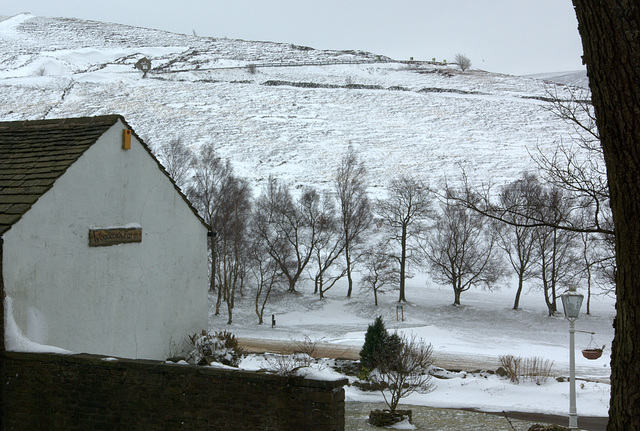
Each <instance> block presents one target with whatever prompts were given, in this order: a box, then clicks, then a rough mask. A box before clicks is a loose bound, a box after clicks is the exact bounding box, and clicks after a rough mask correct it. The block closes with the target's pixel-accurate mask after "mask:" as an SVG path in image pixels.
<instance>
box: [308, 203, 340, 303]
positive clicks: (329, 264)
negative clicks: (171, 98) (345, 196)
mask: <svg viewBox="0 0 640 431" xmlns="http://www.w3.org/2000/svg"><path fill="white" fill-rule="evenodd" d="M319 209H320V213H319V214H318V215H317V230H318V234H317V238H318V240H317V241H316V242H315V245H314V260H315V263H316V265H317V266H316V273H315V275H314V278H313V279H314V283H315V290H314V293H319V294H320V299H323V298H324V294H325V292H326V291H327V290H329V289H331V288H332V287H333V286H335V284H336V282H337V281H338V280H340V279H341V278H342V277H344V276H345V275H346V274H347V268H346V266H344V265H341V262H339V261H338V258H339V257H340V256H342V252H343V251H344V247H345V244H346V243H345V241H344V232H343V231H342V229H340V228H339V225H338V218H337V217H336V211H335V204H334V202H333V200H332V199H331V198H330V197H329V196H328V195H324V196H323V197H322V200H321V203H320V207H319Z"/></svg>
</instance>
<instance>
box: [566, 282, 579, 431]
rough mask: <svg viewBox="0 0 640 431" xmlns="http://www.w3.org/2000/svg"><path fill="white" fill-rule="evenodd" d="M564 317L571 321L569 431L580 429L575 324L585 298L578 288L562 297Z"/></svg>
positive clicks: (570, 288)
mask: <svg viewBox="0 0 640 431" xmlns="http://www.w3.org/2000/svg"><path fill="white" fill-rule="evenodd" d="M560 298H562V308H563V309H564V317H565V318H566V319H567V320H568V321H569V373H570V374H569V391H570V392H569V429H572V430H577V429H578V413H577V411H576V341H575V334H576V328H575V326H574V322H575V321H576V319H577V318H578V314H580V307H581V306H582V300H583V299H584V296H583V295H582V294H581V293H578V292H576V287H575V286H571V287H569V290H568V291H566V292H565V293H563V294H562V295H560Z"/></svg>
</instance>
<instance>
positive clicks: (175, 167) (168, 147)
mask: <svg viewBox="0 0 640 431" xmlns="http://www.w3.org/2000/svg"><path fill="white" fill-rule="evenodd" d="M157 154H158V158H159V159H160V162H162V166H164V168H165V169H166V170H167V173H168V174H169V176H170V177H171V178H172V179H173V181H174V182H175V183H176V184H177V185H178V187H180V188H181V189H183V190H184V189H185V185H186V181H187V179H188V174H189V169H191V166H192V164H193V159H194V154H193V152H192V151H191V150H190V149H189V148H188V147H187V146H186V145H185V144H184V141H183V140H182V138H181V137H174V138H171V139H170V140H169V142H167V143H166V144H164V145H162V146H160V148H158V151H157Z"/></svg>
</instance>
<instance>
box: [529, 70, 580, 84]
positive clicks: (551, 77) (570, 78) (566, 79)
mask: <svg viewBox="0 0 640 431" xmlns="http://www.w3.org/2000/svg"><path fill="white" fill-rule="evenodd" d="M527 77H528V78H534V79H542V80H544V81H549V82H555V83H558V84H565V85H572V86H574V87H583V88H589V78H588V77H587V71H586V70H575V71H572V72H555V73H536V74H535V75H527Z"/></svg>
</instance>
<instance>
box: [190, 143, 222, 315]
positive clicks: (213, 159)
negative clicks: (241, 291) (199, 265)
mask: <svg viewBox="0 0 640 431" xmlns="http://www.w3.org/2000/svg"><path fill="white" fill-rule="evenodd" d="M192 170H193V176H192V178H191V182H190V184H189V186H188V188H187V196H188V197H189V200H190V201H191V202H192V203H193V205H194V206H195V207H196V208H197V209H198V212H199V213H200V215H201V216H202V218H204V220H205V221H206V222H207V224H209V226H211V227H212V229H214V231H215V230H216V229H217V226H218V225H219V222H220V219H221V217H222V215H221V208H222V207H223V206H224V204H223V200H224V199H225V198H224V194H223V192H222V190H223V189H224V188H225V187H226V185H225V184H226V182H227V181H228V180H229V177H230V176H231V175H232V173H233V172H232V168H231V163H230V162H229V161H228V160H227V161H223V160H222V159H221V158H220V157H218V155H217V154H216V152H215V149H214V147H213V144H205V145H203V146H202V147H200V151H199V152H198V154H197V155H196V157H195V158H194V159H193V163H192ZM216 238H217V232H214V235H213V236H212V237H210V241H209V251H210V262H211V271H210V274H209V279H210V285H209V290H210V291H211V292H215V291H216V268H217V261H216V258H217V248H216ZM218 287H219V289H218V299H217V301H216V312H215V314H216V315H218V314H220V305H221V304H222V298H223V291H222V288H221V287H220V286H218Z"/></svg>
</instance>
